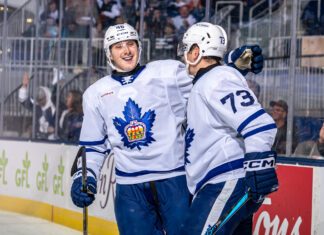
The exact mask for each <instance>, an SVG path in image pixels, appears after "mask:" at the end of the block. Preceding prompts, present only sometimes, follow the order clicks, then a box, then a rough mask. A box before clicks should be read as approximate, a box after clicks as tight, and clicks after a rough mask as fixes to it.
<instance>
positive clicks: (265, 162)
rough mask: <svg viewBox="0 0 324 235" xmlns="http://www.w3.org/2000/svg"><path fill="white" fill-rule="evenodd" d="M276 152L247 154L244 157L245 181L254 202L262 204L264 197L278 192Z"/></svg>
mask: <svg viewBox="0 0 324 235" xmlns="http://www.w3.org/2000/svg"><path fill="white" fill-rule="evenodd" d="M276 157H277V154H276V152H274V151H268V152H263V153H247V154H245V156H244V170H245V180H246V184H247V187H248V189H249V190H250V193H251V196H252V200H253V201H255V202H261V201H262V200H263V198H264V196H266V195H268V194H269V193H272V192H274V191H277V190H278V178H277V174H276V170H275V166H276Z"/></svg>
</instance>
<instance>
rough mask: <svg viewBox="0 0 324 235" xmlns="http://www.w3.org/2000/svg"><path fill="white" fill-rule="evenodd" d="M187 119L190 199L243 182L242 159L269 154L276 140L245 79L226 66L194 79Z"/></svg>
mask: <svg viewBox="0 0 324 235" xmlns="http://www.w3.org/2000/svg"><path fill="white" fill-rule="evenodd" d="M198 77H199V75H198ZM196 78H197V77H196ZM196 78H195V79H196ZM187 119H188V127H187V131H186V152H185V162H186V172H187V181H188V187H189V190H190V192H191V193H192V194H195V193H197V191H198V190H199V189H200V188H201V187H202V186H203V185H205V184H207V183H219V182H223V181H227V180H230V179H236V178H241V177H244V175H245V173H244V170H243V160H244V154H245V153H250V152H263V151H269V150H270V149H271V146H272V144H273V141H274V138H275V134H276V125H275V123H274V121H273V119H272V118H271V117H270V116H269V115H268V114H267V113H266V112H265V111H264V109H263V108H262V107H261V105H260V104H259V103H258V100H257V98H256V97H255V95H254V94H253V92H252V91H251V90H250V89H249V87H248V85H247V82H246V80H245V78H244V77H243V76H242V75H241V74H240V73H239V72H238V71H237V70H235V69H234V68H232V67H229V66H217V67H210V68H209V70H208V69H207V70H206V71H205V73H204V74H202V76H200V77H199V78H198V80H197V82H196V83H195V85H194V86H193V88H192V91H191V93H190V96H189V100H188V110H187Z"/></svg>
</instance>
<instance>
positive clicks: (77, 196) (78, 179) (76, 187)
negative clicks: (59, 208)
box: [71, 169, 97, 208]
mask: <svg viewBox="0 0 324 235" xmlns="http://www.w3.org/2000/svg"><path fill="white" fill-rule="evenodd" d="M86 188H87V192H83V191H82V170H81V169H78V170H77V172H76V173H75V174H74V175H73V183H72V187H71V198H72V201H73V203H74V204H75V205H76V206H77V207H81V208H83V207H85V206H89V205H90V204H91V203H92V202H93V201H94V199H95V196H94V195H95V194H96V193H97V180H96V177H95V174H94V172H93V171H92V170H91V169H87V184H86Z"/></svg>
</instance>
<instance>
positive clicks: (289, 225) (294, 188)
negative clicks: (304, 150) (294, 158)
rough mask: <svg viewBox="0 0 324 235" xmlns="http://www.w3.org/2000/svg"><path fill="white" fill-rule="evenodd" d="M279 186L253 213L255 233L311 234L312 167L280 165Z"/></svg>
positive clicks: (278, 169) (255, 234)
mask: <svg viewBox="0 0 324 235" xmlns="http://www.w3.org/2000/svg"><path fill="white" fill-rule="evenodd" d="M277 173H278V179H279V184H280V187H279V190H278V191H277V192H276V193H273V194H270V195H269V197H267V198H266V199H265V201H264V203H263V205H262V206H261V208H260V209H259V210H258V212H257V213H256V214H255V216H254V233H253V234H254V235H257V234H312V233H311V225H312V198H313V192H312V191H313V188H312V182H313V168H312V167H296V166H286V165H279V166H278V168H277Z"/></svg>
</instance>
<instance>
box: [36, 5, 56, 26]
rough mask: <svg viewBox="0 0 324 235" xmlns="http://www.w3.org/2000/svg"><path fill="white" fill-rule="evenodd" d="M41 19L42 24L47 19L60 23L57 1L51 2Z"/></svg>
mask: <svg viewBox="0 0 324 235" xmlns="http://www.w3.org/2000/svg"><path fill="white" fill-rule="evenodd" d="M40 19H41V21H42V22H44V21H46V20H47V19H52V20H53V21H55V23H58V20H59V10H58V7H57V5H56V2H55V1H50V2H49V3H48V5H47V9H45V11H44V12H42V13H41V15H40Z"/></svg>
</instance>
